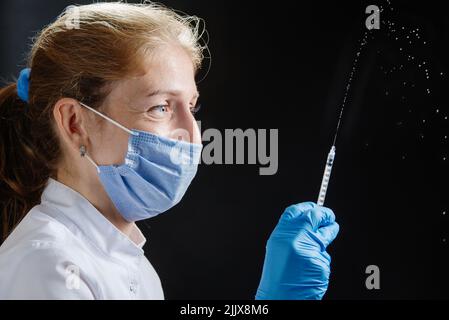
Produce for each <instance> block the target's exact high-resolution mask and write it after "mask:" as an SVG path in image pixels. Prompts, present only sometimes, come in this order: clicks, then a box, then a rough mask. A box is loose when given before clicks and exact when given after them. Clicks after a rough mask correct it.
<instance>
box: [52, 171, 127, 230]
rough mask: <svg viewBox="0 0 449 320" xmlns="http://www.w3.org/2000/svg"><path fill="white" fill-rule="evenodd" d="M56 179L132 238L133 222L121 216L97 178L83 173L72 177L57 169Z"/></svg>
mask: <svg viewBox="0 0 449 320" xmlns="http://www.w3.org/2000/svg"><path fill="white" fill-rule="evenodd" d="M91 177H92V176H91ZM56 180H58V181H59V182H61V183H63V184H65V185H66V186H68V187H70V188H72V189H73V190H75V191H76V192H78V193H80V194H81V195H82V196H83V197H85V198H86V199H87V200H88V201H89V202H90V203H91V204H92V205H93V206H94V207H95V208H96V209H97V210H98V211H99V212H100V213H101V214H102V215H103V216H104V217H105V218H106V219H108V220H109V221H110V222H111V223H112V224H113V225H114V226H115V227H116V228H117V229H119V230H120V231H121V232H123V233H124V234H126V235H127V236H128V237H129V238H132V232H133V229H134V228H135V224H134V222H129V221H127V220H125V219H124V218H123V217H122V215H121V214H120V212H118V210H117V209H116V208H115V206H114V204H113V203H112V201H111V199H110V198H109V196H108V195H107V193H106V191H105V190H104V188H103V185H102V184H101V183H100V180H99V179H98V178H96V179H94V180H93V181H92V179H90V180H89V178H88V177H87V176H84V175H81V176H79V177H73V175H71V174H70V173H69V172H67V171H66V170H63V169H61V170H58V173H57V176H56Z"/></svg>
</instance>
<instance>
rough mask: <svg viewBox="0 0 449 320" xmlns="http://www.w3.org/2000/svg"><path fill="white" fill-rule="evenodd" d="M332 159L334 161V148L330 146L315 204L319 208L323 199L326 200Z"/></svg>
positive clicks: (322, 203)
mask: <svg viewBox="0 0 449 320" xmlns="http://www.w3.org/2000/svg"><path fill="white" fill-rule="evenodd" d="M334 159H335V146H332V147H331V150H330V151H329V154H328V155H327V161H326V166H325V167H324V174H323V180H322V181H321V187H320V193H319V195H318V201H317V204H318V205H320V206H322V205H324V199H325V198H326V192H327V187H328V185H329V180H330V177H331V172H332V166H333V164H334Z"/></svg>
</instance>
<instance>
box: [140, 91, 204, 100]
mask: <svg viewBox="0 0 449 320" xmlns="http://www.w3.org/2000/svg"><path fill="white" fill-rule="evenodd" d="M181 93H182V92H181V91H179V90H175V91H169V90H166V91H164V90H155V91H152V92H150V94H148V95H147V97H154V96H157V95H162V94H168V95H171V96H179V95H181ZM199 96H200V93H199V92H198V91H197V92H196V93H195V95H194V98H196V99H197V98H198V97H199Z"/></svg>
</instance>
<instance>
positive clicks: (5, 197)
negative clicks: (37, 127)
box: [0, 83, 50, 243]
mask: <svg viewBox="0 0 449 320" xmlns="http://www.w3.org/2000/svg"><path fill="white" fill-rule="evenodd" d="M28 112H29V106H28V104H27V103H26V102H24V101H22V100H21V99H20V98H19V96H18V94H17V85H16V84H15V83H14V84H10V85H8V86H6V87H4V88H1V89H0V227H1V239H0V243H1V242H3V241H4V240H5V239H6V237H7V236H8V235H9V234H10V232H11V231H12V229H14V227H15V226H16V225H17V224H18V223H19V222H20V221H21V220H22V218H23V217H24V216H25V214H26V213H27V212H28V211H29V210H30V209H31V208H32V207H33V206H35V205H36V204H38V203H39V202H40V197H41V194H42V192H43V189H44V188H45V185H46V182H47V180H48V178H49V176H50V172H49V169H48V168H47V165H46V163H45V159H42V157H41V156H40V155H39V154H38V153H37V150H38V149H36V148H35V145H34V141H33V136H32V133H31V132H32V131H31V125H32V123H31V121H30V117H29V114H28Z"/></svg>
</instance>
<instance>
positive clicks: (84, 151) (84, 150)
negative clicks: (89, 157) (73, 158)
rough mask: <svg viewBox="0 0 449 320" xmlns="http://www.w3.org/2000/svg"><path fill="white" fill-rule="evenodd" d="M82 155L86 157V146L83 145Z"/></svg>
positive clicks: (81, 148)
mask: <svg viewBox="0 0 449 320" xmlns="http://www.w3.org/2000/svg"><path fill="white" fill-rule="evenodd" d="M80 155H81V157H84V156H85V155H86V146H85V145H82V146H81V147H80Z"/></svg>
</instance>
